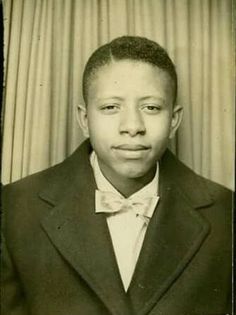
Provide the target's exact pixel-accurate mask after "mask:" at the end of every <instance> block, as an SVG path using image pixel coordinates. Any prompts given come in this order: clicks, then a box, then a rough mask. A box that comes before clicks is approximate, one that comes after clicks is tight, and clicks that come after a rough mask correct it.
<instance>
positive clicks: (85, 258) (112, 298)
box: [40, 145, 131, 315]
mask: <svg viewBox="0 0 236 315" xmlns="http://www.w3.org/2000/svg"><path fill="white" fill-rule="evenodd" d="M87 147H88V145H84V146H83V148H82V150H81V149H80V151H82V152H80V154H79V155H78V156H77V157H76V158H74V159H72V162H70V164H71V165H70V166H69V167H68V170H69V168H70V169H73V167H72V164H73V163H74V162H73V161H74V160H75V159H76V167H77V170H75V169H74V170H73V171H74V172H72V173H71V174H70V176H68V173H67V175H66V177H64V178H63V180H64V181H62V180H58V178H57V183H58V185H60V187H61V186H62V182H63V187H64V190H63V191H62V190H61V188H59V187H57V184H56V183H54V184H52V183H51V184H50V187H51V190H50V192H49V190H48V188H47V189H46V190H44V191H43V192H41V194H40V196H41V198H42V199H44V200H46V201H47V202H49V203H51V204H53V205H54V207H53V208H52V210H51V211H50V213H49V215H48V216H46V217H45V218H44V219H43V220H42V226H43V228H44V230H45V231H46V233H47V234H48V236H49V237H50V239H51V241H52V243H53V244H54V245H55V246H56V247H57V248H58V250H59V251H60V252H61V254H62V255H63V256H64V257H65V259H66V260H67V261H68V262H69V263H70V264H71V265H72V266H73V268H74V269H75V270H76V271H77V272H78V273H79V274H80V276H82V277H83V279H84V280H85V281H86V282H87V283H88V285H89V286H90V287H91V289H92V290H93V291H94V292H96V294H97V295H98V296H99V297H100V299H101V300H102V301H103V302H104V304H105V305H106V306H107V308H108V309H109V310H110V311H111V312H112V314H121V315H128V314H131V310H130V306H129V302H128V298H127V296H126V294H125V292H124V289H123V286H122V281H121V278H120V275H119V271H118V267H117V264H116V260H115V255H114V252H113V248H112V243H111V240H110V235H109V232H108V228H107V223H106V219H105V217H104V215H103V214H95V212H94V209H95V204H94V200H95V198H94V192H95V182H94V179H93V175H92V169H91V167H90V164H89V161H88V154H89V153H88V152H87ZM83 151H84V152H83ZM76 155H77V154H76ZM85 156H87V158H84V157H85ZM80 165H82V167H80ZM65 173H66V172H65ZM74 174H76V176H75V175H74ZM62 176H63V175H62ZM67 178H68V180H70V183H69V182H67ZM59 182H60V183H61V184H59ZM52 187H53V188H52ZM66 187H67V188H66ZM71 187H73V188H71ZM52 190H53V192H52ZM59 192H60V193H59ZM62 195H63V197H62ZM58 200H59V201H58Z"/></svg>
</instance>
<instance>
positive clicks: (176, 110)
mask: <svg viewBox="0 0 236 315" xmlns="http://www.w3.org/2000/svg"><path fill="white" fill-rule="evenodd" d="M83 94H84V100H85V106H79V108H78V118H79V123H80V126H81V128H82V130H83V132H84V135H85V136H86V137H88V138H89V140H86V141H85V142H84V143H83V144H82V145H81V146H80V147H79V148H78V150H77V151H75V153H73V154H72V156H71V157H69V158H68V159H66V160H65V161H64V162H63V163H61V164H59V165H56V166H54V167H52V168H50V169H48V170H46V171H43V172H40V173H38V174H35V175H32V176H29V177H28V178H25V179H23V180H21V181H19V182H16V183H14V184H11V185H9V186H8V187H6V188H5V192H4V202H3V205H4V206H3V214H4V223H3V234H4V238H3V263H2V264H3V272H2V275H3V279H2V284H3V289H2V293H3V296H2V300H3V306H2V314H3V315H6V314H14V315H15V314H17V315H19V314H33V315H54V314H57V315H62V314H63V315H65V314H68V315H78V314H82V315H93V314H94V315H99V314H101V315H108V314H110V315H118V314H120V315H129V314H130V315H131V314H140V315H145V314H150V315H161V314H162V315H175V314H176V315H189V314H199V315H210V314H212V315H213V314H214V315H216V314H226V313H227V314H230V313H231V218H230V214H231V207H232V205H231V193H230V192H229V191H228V190H227V189H225V188H223V187H222V186H220V185H218V184H215V183H212V182H211V181H209V180H206V179H204V178H202V177H200V176H198V175H196V174H195V173H193V172H192V171H191V170H190V169H188V168H187V167H186V166H184V165H183V164H182V163H181V162H180V161H178V160H177V159H176V158H175V157H174V156H173V154H171V153H170V152H169V151H168V150H167V144H168V140H169V139H170V138H172V137H173V136H174V134H175V132H176V130H177V129H178V126H179V124H180V122H181V118H182V107H181V106H179V105H176V103H175V101H176V94H177V76H176V72H175V67H174V65H173V63H172V61H171V60H170V58H169V57H168V55H167V53H166V52H165V51H164V49H163V48H162V47H160V46H159V45H158V44H157V43H155V42H152V41H150V40H148V39H145V38H141V37H128V36H125V37H121V38H117V39H115V40H113V41H112V42H110V43H108V44H106V45H104V46H102V47H100V48H99V49H98V50H96V51H95V52H94V54H93V55H92V56H91V57H90V59H89V61H88V63H87V65H86V68H85V71H84V77H83Z"/></svg>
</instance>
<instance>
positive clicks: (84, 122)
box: [76, 105, 89, 138]
mask: <svg viewBox="0 0 236 315" xmlns="http://www.w3.org/2000/svg"><path fill="white" fill-rule="evenodd" d="M76 119H77V122H78V124H79V126H80V128H81V130H82V132H83V135H84V136H85V137H86V138H89V129H88V118H87V109H86V107H85V106H84V105H77V106H76Z"/></svg>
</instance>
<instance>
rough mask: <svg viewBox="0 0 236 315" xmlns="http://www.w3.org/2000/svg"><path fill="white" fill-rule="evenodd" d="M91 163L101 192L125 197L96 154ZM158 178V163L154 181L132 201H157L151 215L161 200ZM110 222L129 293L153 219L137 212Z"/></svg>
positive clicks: (110, 217)
mask: <svg viewBox="0 0 236 315" xmlns="http://www.w3.org/2000/svg"><path fill="white" fill-rule="evenodd" d="M90 162H91V165H92V168H93V172H94V177H95V181H96V184H97V187H98V190H101V191H105V192H112V193H114V194H116V195H117V196H120V197H123V196H122V195H121V194H120V193H119V191H117V190H116V189H115V187H114V186H113V185H112V184H111V183H110V182H109V181H108V180H107V179H106V178H105V176H104V175H103V173H102V171H101V169H100V167H99V164H98V159H97V156H96V154H95V152H94V151H93V152H92V154H91V156H90ZM158 175H159V164H158V163H157V168H156V173H155V176H154V178H153V180H152V181H151V182H150V183H148V184H147V185H146V186H144V187H143V188H142V189H140V190H139V191H137V192H135V193H134V194H132V195H131V196H130V197H129V198H136V197H138V198H143V199H144V198H146V197H147V196H153V197H155V198H156V200H155V202H154V203H152V204H151V206H150V207H151V209H149V211H148V212H149V213H151V215H152V213H153V211H154V209H155V207H156V204H157V202H158V199H159V197H157V193H158V177H159V176H158ZM129 198H128V199H129ZM106 220H107V224H108V228H109V232H110V236H111V240H112V244H113V249H114V252H115V256H116V261H117V264H118V267H119V271H120V276H121V279H122V282H123V286H124V289H125V291H127V290H128V287H129V285H130V282H131V279H132V276H133V273H134V270H135V266H136V263H137V260H138V257H139V254H140V251H141V248H142V244H143V240H144V237H145V233H146V230H147V226H148V223H149V221H150V217H146V216H145V218H144V217H142V216H139V215H137V214H135V212H134V211H131V210H130V211H125V212H123V211H122V212H115V213H111V214H107V216H106Z"/></svg>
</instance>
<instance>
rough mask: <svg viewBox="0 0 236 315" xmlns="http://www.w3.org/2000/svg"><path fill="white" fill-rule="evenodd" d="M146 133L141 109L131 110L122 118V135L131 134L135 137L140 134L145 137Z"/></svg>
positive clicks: (125, 112)
mask: <svg viewBox="0 0 236 315" xmlns="http://www.w3.org/2000/svg"><path fill="white" fill-rule="evenodd" d="M145 132H146V128H145V124H144V121H143V117H142V113H141V112H140V111H139V109H129V110H127V111H124V112H123V113H122V114H121V117H120V133H121V134H129V135H130V136H131V137H134V136H136V135H138V134H140V135H144V134H145Z"/></svg>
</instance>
